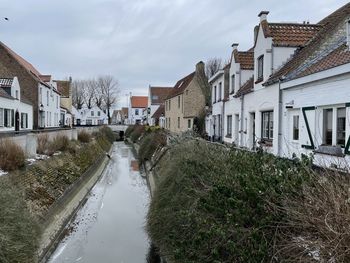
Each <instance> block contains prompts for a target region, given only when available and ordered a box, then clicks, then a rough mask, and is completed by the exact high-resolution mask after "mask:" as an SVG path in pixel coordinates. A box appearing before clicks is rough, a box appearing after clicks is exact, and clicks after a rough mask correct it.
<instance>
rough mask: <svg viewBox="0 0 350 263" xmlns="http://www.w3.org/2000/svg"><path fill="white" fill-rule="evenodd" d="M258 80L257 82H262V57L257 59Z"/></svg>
mask: <svg viewBox="0 0 350 263" xmlns="http://www.w3.org/2000/svg"><path fill="white" fill-rule="evenodd" d="M257 76H258V79H257V81H262V80H263V79H264V55H262V56H260V57H258V74H257Z"/></svg>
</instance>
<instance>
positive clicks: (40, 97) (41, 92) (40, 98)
mask: <svg viewBox="0 0 350 263" xmlns="http://www.w3.org/2000/svg"><path fill="white" fill-rule="evenodd" d="M39 100H40V104H42V103H43V88H42V87H40V89H39Z"/></svg>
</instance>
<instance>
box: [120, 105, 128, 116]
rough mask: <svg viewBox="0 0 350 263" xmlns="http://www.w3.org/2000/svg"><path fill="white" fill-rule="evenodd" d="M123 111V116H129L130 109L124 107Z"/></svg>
mask: <svg viewBox="0 0 350 263" xmlns="http://www.w3.org/2000/svg"><path fill="white" fill-rule="evenodd" d="M121 111H122V113H123V116H129V108H126V107H123V108H122V110H121Z"/></svg>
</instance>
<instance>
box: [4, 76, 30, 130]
mask: <svg viewBox="0 0 350 263" xmlns="http://www.w3.org/2000/svg"><path fill="white" fill-rule="evenodd" d="M32 129H33V106H32V105H31V104H30V103H29V102H28V101H27V100H25V99H24V98H22V97H21V87H20V85H19V82H18V79H17V77H14V78H0V132H4V131H20V130H32Z"/></svg>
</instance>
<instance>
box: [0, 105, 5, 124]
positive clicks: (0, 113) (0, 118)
mask: <svg viewBox="0 0 350 263" xmlns="http://www.w3.org/2000/svg"><path fill="white" fill-rule="evenodd" d="M0 127H4V109H1V108H0Z"/></svg>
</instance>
